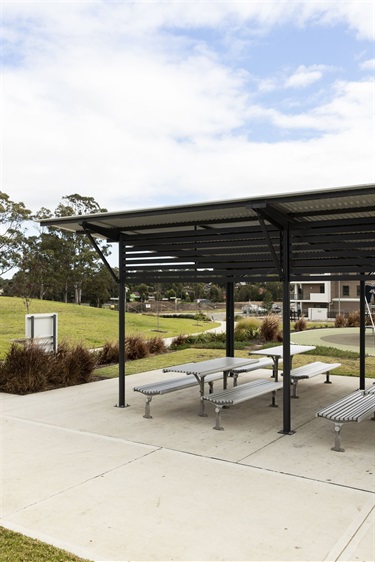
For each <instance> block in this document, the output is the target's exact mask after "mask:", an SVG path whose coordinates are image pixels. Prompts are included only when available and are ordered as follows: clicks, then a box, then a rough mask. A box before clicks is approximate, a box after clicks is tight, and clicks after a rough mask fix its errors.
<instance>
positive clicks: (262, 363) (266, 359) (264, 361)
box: [230, 357, 273, 374]
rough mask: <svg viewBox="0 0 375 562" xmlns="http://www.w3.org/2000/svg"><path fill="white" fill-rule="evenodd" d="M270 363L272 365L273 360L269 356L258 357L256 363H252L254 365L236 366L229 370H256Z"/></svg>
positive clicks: (236, 372)
mask: <svg viewBox="0 0 375 562" xmlns="http://www.w3.org/2000/svg"><path fill="white" fill-rule="evenodd" d="M270 365H273V360H272V359H271V357H263V358H262V359H259V361H257V363H254V365H248V366H247V367H237V368H236V369H232V370H231V371H230V372H231V373H234V374H240V373H249V372H250V371H256V370H257V369H262V368H263V367H269V366H270Z"/></svg>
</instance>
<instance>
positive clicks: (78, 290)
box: [37, 193, 109, 304]
mask: <svg viewBox="0 0 375 562" xmlns="http://www.w3.org/2000/svg"><path fill="white" fill-rule="evenodd" d="M98 212H106V209H103V208H101V207H100V205H99V204H98V203H97V202H96V201H95V199H94V198H93V197H83V196H81V195H78V194H77V193H75V194H73V195H67V196H65V197H63V198H62V202H61V203H60V204H59V205H58V206H57V208H56V211H55V216H57V217H65V216H71V215H83V214H92V213H98ZM37 216H38V219H42V218H48V217H50V216H51V213H50V211H49V210H48V209H45V208H42V209H41V210H40V211H39V213H38V215H37ZM98 245H99V246H100V248H101V251H102V253H103V255H104V256H108V254H109V245H108V244H106V243H104V242H100V241H99V242H98ZM41 253H42V254H43V255H44V256H45V259H46V263H47V265H48V272H47V271H46V275H47V276H48V279H49V282H50V284H51V285H54V287H55V290H56V288H57V287H58V291H59V293H60V297H59V298H60V299H61V300H63V301H64V302H68V300H70V299H69V297H70V298H73V300H74V302H75V303H76V304H80V303H81V298H82V288H83V286H84V283H85V281H86V280H87V279H89V278H90V277H92V276H93V275H95V273H96V272H97V271H98V269H99V267H100V265H101V263H102V262H101V259H100V257H99V256H98V254H97V253H96V251H95V249H94V248H93V247H92V245H91V242H90V241H89V239H88V237H87V236H84V235H80V234H76V233H72V232H68V231H64V230H60V229H55V228H53V227H45V229H43V231H42V233H41Z"/></svg>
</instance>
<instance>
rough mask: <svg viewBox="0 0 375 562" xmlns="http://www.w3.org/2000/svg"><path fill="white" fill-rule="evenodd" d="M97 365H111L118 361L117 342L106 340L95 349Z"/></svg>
mask: <svg viewBox="0 0 375 562" xmlns="http://www.w3.org/2000/svg"><path fill="white" fill-rule="evenodd" d="M97 358H98V364H99V365H111V364H112V363H118V361H119V345H118V342H106V343H105V344H104V345H103V347H102V348H101V349H100V350H99V351H97Z"/></svg>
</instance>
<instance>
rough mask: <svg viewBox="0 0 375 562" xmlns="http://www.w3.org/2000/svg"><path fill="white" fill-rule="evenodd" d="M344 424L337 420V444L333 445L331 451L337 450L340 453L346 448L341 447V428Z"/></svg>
mask: <svg viewBox="0 0 375 562" xmlns="http://www.w3.org/2000/svg"><path fill="white" fill-rule="evenodd" d="M342 426H343V424H342V423H338V422H335V446H334V447H331V451H337V452H338V453H343V452H344V451H345V449H343V448H342V447H341V435H340V434H341V428H342Z"/></svg>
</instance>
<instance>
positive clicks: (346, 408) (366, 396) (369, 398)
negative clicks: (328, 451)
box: [316, 387, 375, 452]
mask: <svg viewBox="0 0 375 562" xmlns="http://www.w3.org/2000/svg"><path fill="white" fill-rule="evenodd" d="M374 411H375V387H372V388H370V389H369V390H356V391H355V392H352V394H349V395H348V396H344V398H341V399H340V400H337V401H336V402H334V403H333V404H330V405H329V406H326V407H325V408H322V409H321V410H320V411H319V412H317V414H316V417H318V418H327V419H328V420H331V421H333V422H334V424H335V446H334V447H332V451H338V452H344V451H345V449H343V448H342V447H341V428H342V426H343V424H344V423H346V422H357V423H359V422H361V421H363V420H364V419H366V418H368V417H370V416H371V414H372V413H373V412H374Z"/></svg>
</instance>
